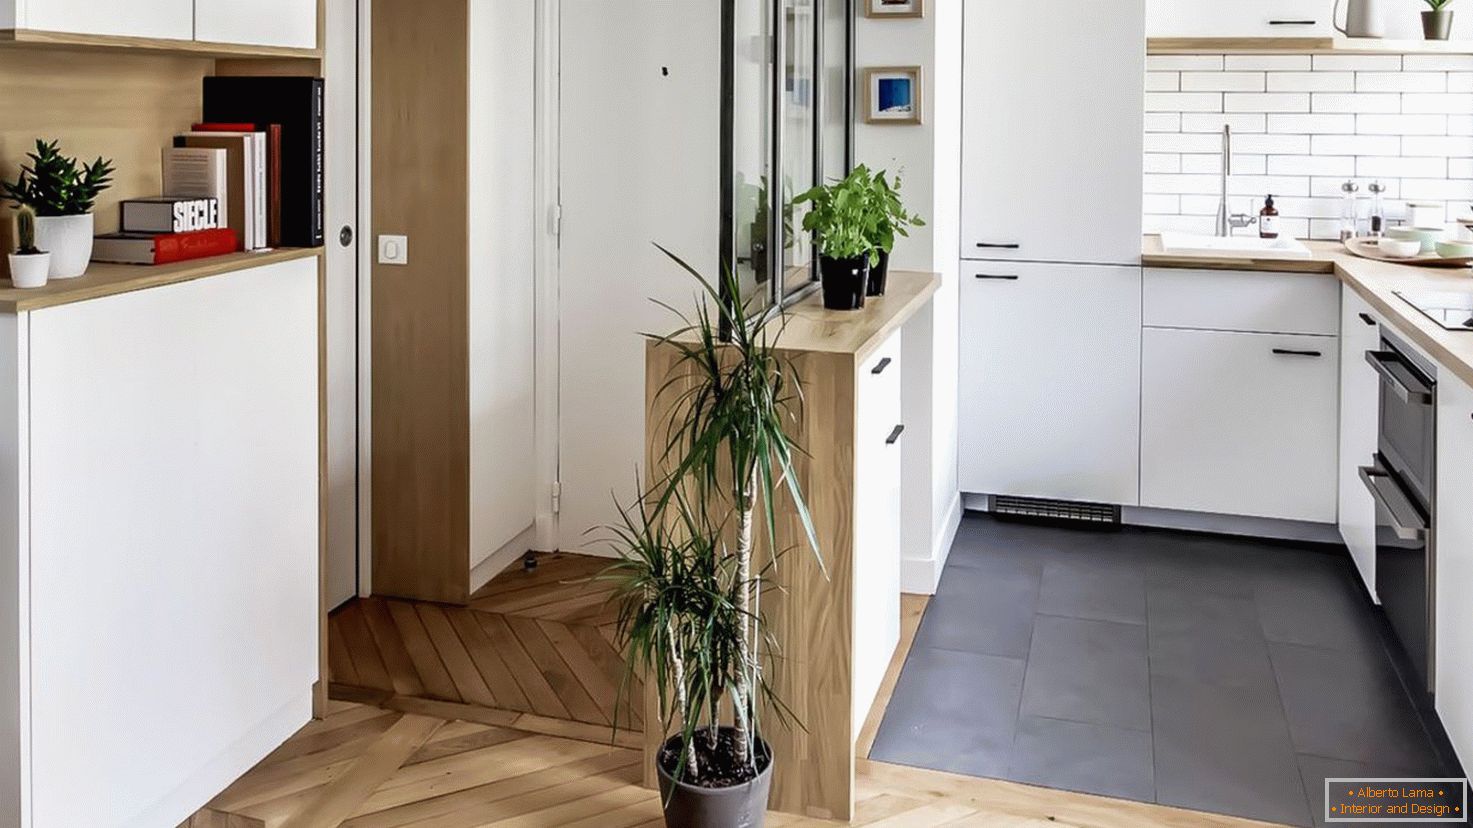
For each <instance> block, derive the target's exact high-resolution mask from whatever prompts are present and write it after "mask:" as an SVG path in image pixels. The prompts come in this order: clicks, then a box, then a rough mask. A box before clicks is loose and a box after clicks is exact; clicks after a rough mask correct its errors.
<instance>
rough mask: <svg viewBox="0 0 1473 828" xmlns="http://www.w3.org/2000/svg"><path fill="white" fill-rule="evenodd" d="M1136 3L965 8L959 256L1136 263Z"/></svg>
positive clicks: (981, 1) (981, 0)
mask: <svg viewBox="0 0 1473 828" xmlns="http://www.w3.org/2000/svg"><path fill="white" fill-rule="evenodd" d="M1142 2H1143V0H1114V2H1109V3H1102V2H1099V0H1057V2H1052V3H1022V2H1018V0H966V3H965V4H964V6H965V20H964V24H963V25H964V27H965V35H964V36H965V43H966V55H965V61H964V69H963V72H964V77H963V102H962V119H963V129H962V132H963V135H962V234H961V235H962V250H961V256H962V258H964V259H1020V260H1024V261H1047V262H1082V263H1096V264H1129V263H1132V262H1138V261H1140V253H1141V250H1140V246H1141V175H1142V163H1143V155H1142V146H1143V141H1144V117H1145V116H1144V114H1143V113H1144V109H1145V106H1144V104H1143V99H1144V94H1145V93H1144V81H1143V79H1144V77H1145V75H1144V72H1145V48H1146V46H1145V11H1144V9H1143V7H1142Z"/></svg>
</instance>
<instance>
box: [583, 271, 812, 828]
mask: <svg viewBox="0 0 1473 828" xmlns="http://www.w3.org/2000/svg"><path fill="white" fill-rule="evenodd" d="M661 250H662V251H663V250H664V249H663V248H661ZM664 252H665V253H666V255H668V256H670V257H671V259H673V260H674V261H675V262H676V263H677V264H679V265H680V266H681V267H682V268H683V269H685V270H686V271H687V272H688V273H690V274H691V275H692V276H694V277H695V278H696V280H697V281H698V282H699V284H700V286H701V289H702V295H701V298H700V300H699V302H698V303H697V307H696V310H695V312H694V316H693V317H688V316H684V315H683V316H682V319H684V321H685V324H684V326H683V327H681V329H680V330H678V331H677V332H675V333H674V334H671V335H669V336H648V338H649V339H650V340H651V341H652V342H654V343H656V345H657V346H658V347H669V348H674V349H675V364H674V367H673V368H672V369H671V374H670V375H669V376H668V377H666V378H665V379H664V380H662V385H661V386H660V387H659V388H658V389H657V391H656V394H657V399H658V398H659V397H662V396H666V397H667V399H668V400H669V401H670V409H669V415H668V417H661V422H660V423H658V424H654V425H652V428H657V429H661V431H659V432H657V437H656V439H655V444H656V445H657V446H662V447H663V451H662V452H661V454H660V456H659V457H658V458H657V460H658V462H659V463H660V464H661V470H662V474H661V475H660V476H659V477H658V482H657V483H656V484H655V485H654V486H652V487H651V488H650V489H648V490H647V491H645V492H644V494H643V496H642V498H641V499H640V500H639V501H638V503H637V504H635V505H634V506H633V507H631V508H628V509H624V510H622V514H623V525H622V526H620V527H618V528H616V529H614V530H613V531H614V534H615V539H614V545H615V548H616V551H617V552H618V553H619V561H618V562H617V563H614V564H612V565H611V566H610V567H609V569H608V570H606V571H605V572H604V573H603V574H601V575H600V576H599V577H600V578H601V579H603V580H606V581H612V582H613V583H614V584H615V587H616V589H615V596H616V597H615V600H616V602H617V604H618V607H619V620H618V640H619V642H620V643H621V645H622V649H623V650H624V652H625V664H626V668H627V670H628V673H627V674H626V679H625V681H624V683H623V685H622V690H621V696H622V695H623V691H625V690H627V689H628V688H629V687H630V686H632V677H633V676H635V675H642V676H644V679H645V684H646V686H647V687H648V686H652V687H653V688H654V691H655V695H656V698H657V700H658V703H659V709H660V722H661V725H662V726H663V727H664V730H663V731H662V733H663V734H664V735H666V736H667V737H668V738H667V739H666V740H665V742H664V743H663V745H662V747H661V749H660V751H659V752H658V754H657V756H656V765H657V772H658V775H659V778H660V790H661V796H662V801H663V803H664V809H665V823H666V825H667V826H669V828H749V826H761V825H762V823H763V820H764V817H765V814H766V807H767V797H768V792H769V790H770V787H771V780H772V765H773V761H774V757H773V755H772V751H771V749H770V748H769V746H768V744H767V742H766V741H765V740H764V739H763V738H762V723H763V720H764V718H765V715H766V714H768V713H770V714H772V715H774V716H775V717H776V718H777V719H778V720H779V721H781V722H784V723H788V720H789V714H788V711H787V708H786V707H785V706H784V705H783V702H782V700H781V699H779V698H777V697H776V696H775V695H774V693H773V692H772V688H771V686H770V685H769V684H768V682H767V679H766V677H765V676H766V670H767V668H768V666H769V665H770V664H771V661H772V658H773V657H774V656H775V654H776V647H777V644H776V642H775V641H774V640H773V638H772V637H771V636H770V635H769V634H767V632H766V628H765V624H764V617H763V614H762V612H761V610H760V603H761V599H762V596H763V595H764V594H765V593H767V592H768V591H769V590H771V589H775V588H781V587H782V586H783V585H782V584H778V583H775V582H774V579H773V573H774V572H775V571H776V566H775V564H776V562H777V558H778V555H779V553H780V550H779V547H778V543H777V526H778V517H777V511H776V505H775V504H777V502H778V500H779V499H780V498H782V497H784V496H786V497H787V498H788V499H789V501H790V502H791V504H792V506H793V512H794V513H795V514H796V515H797V517H798V520H799V523H800V524H801V525H802V526H803V528H804V531H805V533H806V539H807V543H808V544H809V546H810V547H811V548H812V549H813V552H814V554H815V555H817V554H818V541H817V533H816V531H815V529H814V525H813V520H812V517H811V516H810V515H809V512H808V506H807V504H806V501H805V500H804V496H803V492H802V490H801V487H800V485H799V483H798V477H797V475H796V474H795V473H794V468H793V463H794V457H795V456H796V455H797V454H798V452H799V449H797V447H795V446H794V445H793V444H792V442H791V439H790V438H789V436H788V433H787V428H788V426H789V424H790V423H793V422H796V420H795V415H796V406H797V405H798V404H799V402H800V400H801V391H800V388H799V382H800V381H799V379H798V377H797V375H796V374H795V373H794V372H793V369H792V367H791V364H790V363H788V362H786V361H785V360H783V359H782V358H780V357H779V356H778V352H777V340H778V338H779V335H780V334H781V326H782V324H783V323H782V322H781V321H780V320H782V319H783V317H782V315H781V314H757V315H751V314H749V313H748V312H749V311H750V310H751V306H750V305H747V306H743V305H740V304H738V303H736V302H732V301H729V300H728V301H723V300H722V298H721V294H720V291H719V290H718V289H717V288H716V287H715V286H714V285H712V284H711V283H710V282H709V281H707V280H706V279H704V278H702V277H701V276H700V274H698V273H697V272H696V271H695V270H694V269H692V268H691V267H690V266H689V265H687V264H685V263H684V262H682V261H680V259H678V258H677V257H675V256H674V255H673V254H670V253H669V251H664ZM724 278H725V279H726V280H727V282H728V285H727V288H728V289H729V290H733V291H734V289H735V288H736V287H737V286H736V285H734V284H730V283H731V282H734V281H735V278H736V277H735V276H734V275H732V274H730V273H728V274H726V275H725V276H724ZM728 295H731V296H735V295H738V294H737V293H735V292H732V293H730V294H728ZM713 306H714V307H715V308H716V310H714V311H713V310H712V308H713ZM723 325H725V326H727V327H728V328H729V330H730V331H731V337H730V340H729V341H726V342H723V341H721V339H720V337H719V331H720V330H721V328H722V327H723ZM667 395H668V396H667ZM759 533H760V534H759ZM757 540H761V541H764V542H763V543H761V544H758V543H755V542H754V541H757ZM774 550H779V551H777V552H775V551H774ZM646 726H652V725H648V724H647V725H646Z"/></svg>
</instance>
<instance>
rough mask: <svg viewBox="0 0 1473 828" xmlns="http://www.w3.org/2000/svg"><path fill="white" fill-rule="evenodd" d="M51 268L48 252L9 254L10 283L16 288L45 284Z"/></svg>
mask: <svg viewBox="0 0 1473 828" xmlns="http://www.w3.org/2000/svg"><path fill="white" fill-rule="evenodd" d="M50 269H51V254H50V253H31V254H29V255H25V256H22V255H21V254H19V253H11V254H10V283H11V284H12V285H15V286H16V287H18V288H38V287H42V286H44V285H45V284H46V274H47V272H48V271H49V270H50Z"/></svg>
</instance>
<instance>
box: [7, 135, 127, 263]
mask: <svg viewBox="0 0 1473 828" xmlns="http://www.w3.org/2000/svg"><path fill="white" fill-rule="evenodd" d="M26 158H27V159H28V160H29V163H27V164H23V165H22V166H21V168H20V175H19V176H18V177H17V178H16V180H15V181H0V189H3V191H4V197H5V198H7V199H9V200H10V201H12V202H14V203H15V204H16V206H18V207H30V208H31V209H32V210H34V211H35V212H36V244H37V245H38V246H39V247H41V248H42V249H45V250H47V251H50V253H51V267H50V271H49V274H48V275H49V276H50V278H52V279H72V278H75V277H77V276H81V275H82V274H83V273H86V272H87V263H88V262H89V261H90V260H91V259H92V236H93V229H94V228H93V224H94V223H93V218H92V207H93V205H94V204H96V203H97V196H98V195H99V194H100V193H101V192H102V191H103V190H106V189H107V188H108V187H110V186H112V174H113V165H112V162H111V161H107V160H104V159H102V158H98V159H97V160H96V161H93V162H92V163H91V164H78V163H77V160H76V159H75V158H68V157H66V156H65V155H62V154H61V149H60V147H59V146H58V144H57V142H56V141H50V142H47V141H43V140H40V139H37V140H36V149H35V151H34V152H30V153H27V154H26Z"/></svg>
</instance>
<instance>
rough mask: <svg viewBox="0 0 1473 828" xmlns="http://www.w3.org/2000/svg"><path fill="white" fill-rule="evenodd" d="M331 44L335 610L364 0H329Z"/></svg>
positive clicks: (351, 421)
mask: <svg viewBox="0 0 1473 828" xmlns="http://www.w3.org/2000/svg"><path fill="white" fill-rule="evenodd" d="M326 46H327V54H326V56H325V58H324V64H325V66H324V68H325V72H326V74H325V76H324V77H325V78H326V85H327V89H326V95H325V98H326V101H327V116H326V118H327V123H326V128H327V178H326V182H327V188H326V198H327V204H326V210H327V223H326V228H327V239H326V242H327V285H326V287H327V295H326V297H325V299H326V304H325V310H326V314H327V327H326V330H325V335H326V337H327V480H326V481H325V483H324V485H325V486H326V487H327V572H326V578H327V606H328V608H329V609H331V608H333V607H336V606H337V605H339V604H341V603H343V602H344V601H346V600H348V599H349V598H352V597H353V596H354V595H356V594H358V0H327V44H326ZM345 230H346V231H347V233H346V234H344V232H343V231H345ZM365 583H366V580H365Z"/></svg>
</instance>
